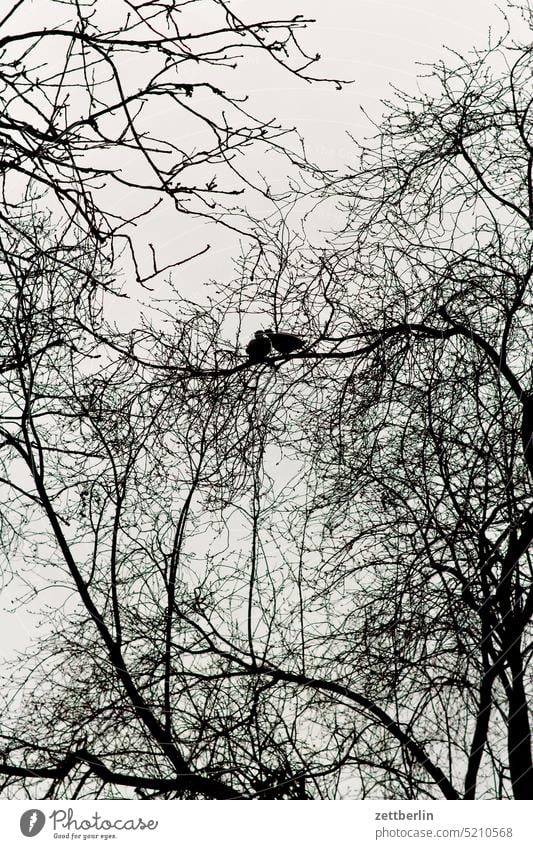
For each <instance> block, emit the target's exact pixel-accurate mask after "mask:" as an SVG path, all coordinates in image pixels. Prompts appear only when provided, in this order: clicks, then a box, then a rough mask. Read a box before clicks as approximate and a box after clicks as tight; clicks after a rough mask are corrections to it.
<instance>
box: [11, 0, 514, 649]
mask: <svg viewBox="0 0 533 849" xmlns="http://www.w3.org/2000/svg"><path fill="white" fill-rule="evenodd" d="M102 2H104V0H102ZM232 5H233V6H235V7H236V8H237V6H238V4H232ZM240 5H241V9H242V12H243V14H244V15H245V17H246V18H247V19H248V20H253V19H254V18H255V17H260V16H264V17H265V18H272V17H276V16H279V17H283V18H286V17H289V16H292V15H293V14H297V13H301V14H303V15H305V16H306V17H312V18H316V19H317V20H316V23H315V24H311V25H310V26H309V29H308V31H307V33H306V34H304V36H303V43H304V44H305V46H306V47H307V48H308V49H309V50H310V51H311V52H315V51H318V52H320V53H321V54H322V57H323V61H322V63H321V66H320V71H321V73H322V74H324V75H325V76H330V77H340V78H347V79H353V80H354V81H355V82H354V85H353V86H347V87H346V88H345V89H344V90H343V91H341V92H338V91H335V89H334V88H333V87H332V86H326V85H320V84H319V85H316V86H309V85H307V84H304V83H302V82H300V81H298V80H297V79H295V78H291V77H289V76H288V75H287V74H286V73H285V74H280V75H279V77H276V75H275V74H271V73H269V74H268V76H267V75H266V74H264V73H262V72H261V66H260V65H258V66H257V68H256V72H255V73H253V71H254V68H253V67H252V68H251V69H250V73H251V74H252V76H251V77H250V78H249V79H248V85H247V89H248V91H249V92H250V93H251V94H252V97H253V102H254V104H255V108H256V111H257V112H258V113H260V114H262V115H263V116H264V117H267V118H268V117H270V116H272V115H276V116H277V117H278V118H279V119H280V121H281V122H283V123H285V124H287V125H295V126H296V127H297V128H298V129H299V131H300V133H301V134H302V135H303V136H304V137H305V138H306V141H307V144H308V146H309V152H310V153H311V154H312V155H318V156H319V158H320V159H323V160H324V164H329V165H335V164H336V163H340V160H341V159H342V158H345V157H347V156H348V155H349V150H350V143H349V141H348V139H347V138H346V137H345V132H346V130H348V131H350V132H351V133H352V134H353V135H355V136H356V137H361V136H362V135H363V134H364V133H365V132H366V131H367V129H368V125H367V124H365V122H364V120H363V118H362V115H361V112H360V108H359V107H360V106H363V107H364V108H365V109H366V110H368V111H369V112H370V113H371V114H372V115H373V116H374V117H378V116H379V115H380V114H381V112H382V108H381V106H380V102H379V101H380V99H381V98H383V97H386V96H387V95H388V93H389V91H390V90H389V84H390V83H391V82H393V83H395V84H397V85H398V86H400V87H401V88H404V89H407V90H411V91H412V90H413V88H414V87H415V86H416V85H417V83H416V74H417V66H416V63H417V62H433V61H435V60H438V59H439V58H440V57H442V56H443V55H444V48H443V45H445V44H446V45H449V46H450V47H452V48H454V49H456V50H459V51H467V50H468V49H470V48H471V47H472V45H474V44H481V45H482V44H484V43H485V42H486V39H487V32H488V29H489V26H491V25H493V26H494V27H495V28H496V30H497V31H499V30H500V29H501V26H502V23H501V14H500V13H499V12H498V8H497V4H496V2H493V0H448V2H447V4H446V6H445V5H444V4H443V3H442V0H409V2H407V3H404V2H400V0H389V2H386V1H385V0H351V2H350V0H327V2H324V0H275V2H268V3H265V2H264V0H241V4H240ZM239 82H240V84H241V85H242V86H243V89H241V90H244V85H246V81H243V80H242V78H241V79H240V81H239ZM160 223H161V225H162V226H163V227H165V222H160ZM185 225H186V226H185V231H187V230H188V231H189V232H181V231H180V233H179V234H176V232H175V221H174V222H173V223H172V225H170V224H168V223H166V227H165V229H167V228H168V233H167V234H166V235H164V236H163V240H165V239H168V242H169V243H170V242H172V241H174V243H175V241H176V239H177V237H178V236H179V238H180V239H181V240H184V241H187V239H188V238H189V236H191V237H192V235H193V234H194V236H195V237H196V238H198V239H201V238H203V233H202V227H203V226H204V225H203V224H202V222H201V221H194V220H191V219H188V220H186V222H185ZM158 237H159V243H161V240H162V238H161V233H159V234H158ZM228 238H229V237H228V236H227V235H226V236H222V237H221V244H220V245H219V246H215V248H214V250H213V251H212V252H211V253H210V255H209V257H208V258H206V260H205V262H204V264H203V265H202V264H200V263H199V264H197V265H195V267H194V268H193V267H192V266H191V267H186V268H185V270H184V272H183V274H184V278H185V279H186V280H187V281H188V283H189V285H194V281H198V280H201V279H202V277H203V278H204V279H205V278H206V277H208V276H210V275H212V274H214V273H217V274H221V273H223V268H224V267H225V268H226V272H227V274H228V275H230V274H231V269H230V267H229V256H230V255H231V252H235V249H236V245H235V244H233V245H229V243H228ZM224 240H226V241H224ZM221 260H223V261H224V263H226V265H225V266H224V264H223V263H221ZM121 304H123V302H121ZM121 309H122V307H121ZM251 320H252V319H251ZM252 329H253V328H252V326H251V325H250V330H252ZM33 627H34V623H33V622H32V620H31V614H30V612H29V610H27V611H26V612H23V611H19V612H18V613H17V614H16V616H10V615H9V614H7V615H6V614H5V613H0V634H1V635H2V636H4V637H6V636H7V641H6V642H7V644H8V645H10V646H11V647H12V648H16V647H20V646H22V645H24V643H25V642H26V641H27V638H28V635H29V633H30V632H31V630H32V628H33Z"/></svg>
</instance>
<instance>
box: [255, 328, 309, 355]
mask: <svg viewBox="0 0 533 849" xmlns="http://www.w3.org/2000/svg"><path fill="white" fill-rule="evenodd" d="M265 335H266V336H267V337H268V339H270V341H271V342H272V345H273V347H274V348H275V349H276V351H279V353H280V354H292V353H293V352H294V351H297V350H298V348H303V347H304V345H305V342H304V341H303V339H300V337H299V336H295V335H294V333H277V332H276V331H274V330H265Z"/></svg>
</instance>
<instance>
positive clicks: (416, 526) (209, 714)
mask: <svg viewBox="0 0 533 849" xmlns="http://www.w3.org/2000/svg"><path fill="white" fill-rule="evenodd" d="M143 8H144V7H143ZM158 8H159V7H158ZM224 8H225V7H224ZM513 14H514V13H513ZM524 14H525V15H526V13H525V12H524ZM228 20H229V21H230V22H231V23H232V25H234V24H235V21H234V19H233V18H231V16H230V17H229V18H228ZM525 20H526V23H528V25H530V24H531V23H532V20H531V18H530V17H527V15H526V17H525ZM183 32H184V31H183V28H180V39H181V41H183V43H184V44H187V43H188V42H187V39H186V38H184V36H183ZM250 32H251V35H252V36H254V31H253V30H251V31H250ZM260 33H262V30H260ZM249 34H250V33H249ZM160 35H161V33H160ZM117 37H118V36H117ZM180 49H181V48H180ZM530 54H531V48H530V47H529V46H523V45H522V46H521V45H520V44H518V43H516V42H513V41H512V40H511V38H510V36H506V37H505V38H503V39H502V40H501V41H499V42H497V43H495V44H491V45H490V46H489V48H488V49H486V50H483V51H481V50H480V51H478V52H476V53H475V54H473V55H471V56H468V57H458V56H451V57H450V60H449V62H448V63H446V64H445V63H441V64H439V65H437V66H436V67H434V68H432V69H431V74H430V78H429V81H428V82H427V84H426V91H427V92H428V93H427V94H418V95H416V96H409V95H407V94H402V93H400V92H396V93H395V96H394V99H393V100H391V102H390V103H387V104H386V115H385V118H384V121H383V122H382V123H381V124H380V125H379V128H378V132H377V135H376V137H375V138H374V139H372V140H371V142H369V143H368V144H367V145H366V146H363V147H362V148H361V150H360V161H359V163H358V165H357V166H354V168H353V171H351V172H350V173H348V174H346V175H336V176H335V177H333V178H332V177H331V174H328V175H325V177H324V180H323V184H322V186H321V187H320V188H319V190H318V197H319V199H322V200H323V201H324V203H325V204H328V203H331V201H332V199H333V200H334V201H335V200H336V201H338V202H339V203H340V206H341V209H342V210H343V211H344V215H345V225H344V226H343V227H342V228H341V230H340V232H335V233H332V234H329V236H328V239H327V240H325V241H324V243H322V244H320V245H318V246H316V247H313V246H312V245H309V244H308V243H307V242H306V240H305V239H304V238H303V236H301V235H299V234H298V231H297V230H296V228H292V223H293V222H291V221H290V220H289V221H286V220H284V221H282V222H281V224H280V226H279V228H277V229H276V228H275V227H273V226H271V225H270V224H268V223H265V222H264V221H263V222H260V223H257V224H256V230H255V236H256V239H255V243H254V242H252V247H250V249H249V252H248V253H247V254H245V255H244V257H243V258H242V262H241V265H240V268H239V273H238V275H237V276H236V278H235V280H234V283H233V285H232V286H231V287H229V288H225V289H224V291H223V293H222V294H221V295H220V297H219V299H218V300H217V297H216V295H213V297H212V298H211V300H210V301H209V303H208V304H198V303H195V302H194V301H193V300H192V299H191V300H189V301H188V300H186V299H185V298H184V297H183V295H182V294H180V293H179V290H178V289H177V288H175V289H173V291H174V292H175V295H174V300H173V302H172V303H171V304H170V306H169V305H168V304H167V303H166V302H164V301H163V300H157V299H156V298H155V297H153V298H152V299H151V302H150V304H148V305H146V306H145V308H144V312H143V315H142V317H141V319H140V320H139V322H138V326H137V327H136V329H134V330H133V331H131V332H128V333H120V332H118V331H117V330H116V329H114V328H113V325H112V323H111V322H110V321H109V320H108V317H107V316H106V311H105V299H106V297H107V295H106V291H107V287H108V286H110V285H112V281H111V279H110V278H111V277H112V274H113V265H112V261H113V255H112V254H111V255H110V254H108V253H106V251H105V250H102V247H101V244H102V240H101V239H100V238H99V235H98V233H99V231H98V232H97V231H96V230H95V228H91V227H90V226H85V225H83V224H82V223H78V227H79V231H80V235H81V233H83V238H81V237H79V238H77V239H76V240H75V246H72V247H71V248H69V252H68V254H67V257H68V262H67V261H66V259H67V257H66V256H65V255H64V253H62V252H61V249H62V248H63V246H64V245H65V244H67V245H68V241H67V242H66V241H65V238H64V236H63V234H62V233H61V232H60V233H59V236H58V239H57V241H56V240H55V236H56V234H55V233H54V232H51V231H50V227H49V226H47V222H46V220H44V219H42V217H41V219H39V218H38V217H37V216H36V215H32V218H31V220H28V218H27V217H24V216H23V215H21V216H20V217H19V222H18V226H17V228H16V234H15V235H13V237H12V240H11V242H10V243H9V248H8V249H7V250H6V251H4V255H3V268H4V288H5V290H6V291H7V292H8V293H9V294H8V296H6V307H5V311H4V312H5V314H6V316H8V317H9V319H10V321H9V326H10V327H12V328H14V330H13V331H12V333H13V336H12V339H13V341H12V343H10V344H11V347H9V349H7V350H6V353H5V356H4V359H3V362H4V368H3V369H2V372H1V375H0V376H1V377H2V393H3V394H2V397H3V409H4V411H5V412H4V418H3V421H2V438H3V452H4V454H3V462H4V469H5V472H4V473H3V478H4V485H5V486H6V487H8V491H9V499H10V509H9V511H4V519H3V521H4V527H3V529H2V532H3V539H5V549H4V550H5V552H6V560H7V563H6V565H9V566H10V567H11V568H13V567H14V564H16V563H18V559H17V557H19V558H20V556H21V555H22V556H27V555H28V554H29V553H31V567H30V568H28V567H26V568H21V570H20V572H18V575H17V581H18V582H19V583H17V584H15V583H14V584H13V585H14V586H17V587H19V586H20V582H21V581H22V580H25V581H26V586H27V592H25V593H23V592H22V591H18V592H19V595H18V598H17V600H16V604H17V605H18V608H19V609H23V608H28V607H29V608H30V609H35V607H39V609H40V610H41V611H43V612H45V613H46V618H45V622H44V623H43V627H42V633H41V635H40V637H39V639H36V640H35V641H34V642H33V644H32V645H31V646H30V647H29V648H28V649H27V651H26V652H25V653H24V655H20V656H19V657H18V658H17V661H16V664H14V665H13V667H12V669H11V671H10V677H9V680H8V681H6V687H5V694H6V695H5V699H4V702H5V703H4V732H3V734H4V737H3V740H2V746H3V752H4V758H3V762H2V763H0V774H1V775H2V776H3V777H4V793H5V794H6V795H15V794H21V793H27V794H28V795H29V796H31V797H36V796H39V795H43V796H45V795H46V796H48V797H54V798H56V797H65V796H67V797H71V798H78V797H83V796H88V797H93V798H94V797H98V796H101V795H106V796H118V795H128V794H130V793H133V792H135V793H137V794H138V795H140V796H141V797H142V798H151V797H157V798H198V797H206V798H231V797H241V798H252V797H257V798H300V799H306V798H335V797H341V796H342V797H350V796H351V797H368V796H377V797H385V798H391V797H392V798H446V799H459V798H475V797H484V798H508V797H513V798H517V799H525V798H531V797H532V795H533V794H532V771H533V770H532V766H531V740H530V725H529V703H530V698H531V680H530V664H531V624H530V623H531V613H532V611H531V605H532V604H533V595H532V591H531V559H530V554H529V546H530V542H531V534H532V533H533V513H532V510H533V508H532V504H531V493H530V490H531V475H532V474H533V469H532V464H531V440H530V437H531V432H532V430H533V427H532V425H531V400H530V399H531V393H532V391H533V387H532V386H531V363H530V357H529V346H528V343H529V340H530V339H531V330H532V328H531V303H530V289H531V278H532V268H533V265H532V255H531V232H530V231H531V223H532V221H533V211H532V210H533V187H532V171H533V164H532V163H533V147H532V144H533V141H532V140H531V110H530V104H531V98H532V96H533V92H531V79H530V74H529V66H530ZM307 173H309V172H307ZM314 176H315V177H316V172H315V175H314ZM195 197H196V200H198V197H197V196H195ZM306 212H307V216H308V218H309V216H310V215H312V214H313V212H312V211H309V208H307V209H306ZM84 220H86V219H85V218H84V217H83V216H82V221H84ZM106 220H107V219H106ZM39 221H41V224H37V223H36V222H39ZM36 226H41V227H42V230H43V232H42V234H41V235H40V236H39V238H38V239H37V238H36V237H35V235H34V231H33V230H32V227H33V228H35V227H36ZM28 233H29V234H30V236H31V238H30V244H32V245H33V246H34V247H33V248H32V249H28V250H26V252H24V251H23V250H22V249H21V244H22V243H21V240H24V244H26V241H25V240H27V239H28V238H29V237H28ZM106 238H107V236H106ZM36 244H37V245H38V247H39V250H37V249H36V248H35V245H36ZM60 248H61V249H60ZM32 251H33V252H32ZM21 257H22V260H21V259H20V258H21ZM28 279H31V280H32V281H34V284H33V285H32V286H31V287H28V286H27V285H25V281H27V280H28ZM96 284H97V285H96ZM169 285H170V286H171V287H172V286H173V285H175V284H173V283H172V281H171V282H170V284H169ZM176 305H178V306H179V310H177V309H176ZM258 311H262V312H263V313H264V316H265V327H268V326H271V327H274V328H276V329H277V330H281V331H291V332H295V333H298V334H299V335H301V337H302V339H303V340H304V342H305V345H304V347H303V348H300V349H298V350H296V351H295V352H293V353H291V354H288V355H287V354H282V353H279V352H276V351H275V350H273V351H272V352H271V354H270V355H268V356H267V357H266V359H265V360H264V361H263V362H259V363H255V362H251V361H250V360H248V359H247V358H246V356H245V354H244V344H245V342H246V340H244V339H243V338H241V335H240V334H241V324H242V322H243V319H244V318H245V317H246V315H247V313H250V312H254V313H257V312H258ZM6 327H7V319H6ZM15 473H16V474H15ZM6 500H7V499H6ZM52 583H53V584H54V586H55V596H54V599H53V600H48V599H47V595H46V593H47V591H48V588H49V586H50V585H51V584H52Z"/></svg>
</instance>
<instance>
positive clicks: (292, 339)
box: [246, 330, 304, 363]
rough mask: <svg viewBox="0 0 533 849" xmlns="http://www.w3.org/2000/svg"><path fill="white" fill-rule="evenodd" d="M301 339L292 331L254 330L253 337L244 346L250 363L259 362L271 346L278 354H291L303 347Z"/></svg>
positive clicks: (269, 350) (268, 352) (264, 357)
mask: <svg viewBox="0 0 533 849" xmlns="http://www.w3.org/2000/svg"><path fill="white" fill-rule="evenodd" d="M303 347H304V342H303V339H300V337H299V336H295V335H294V334H293V333H275V332H274V331H273V330H256V332H255V336H254V338H253V339H251V340H250V342H248V344H247V346H246V353H247V354H248V359H249V361H250V362H251V363H260V362H262V361H263V360H264V359H266V357H267V356H268V355H269V354H270V352H271V350H272V348H275V349H276V351H279V353H280V354H292V353H293V351H297V350H298V348H303Z"/></svg>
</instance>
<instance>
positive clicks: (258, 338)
mask: <svg viewBox="0 0 533 849" xmlns="http://www.w3.org/2000/svg"><path fill="white" fill-rule="evenodd" d="M271 350H272V346H271V344H270V339H268V337H267V336H265V334H264V333H263V331H262V330H256V331H255V335H254V338H253V339H250V341H249V342H248V344H247V346H246V353H247V354H248V359H249V361H250V362H251V363H261V362H263V360H264V359H266V357H267V356H268V354H270V352H271Z"/></svg>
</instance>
